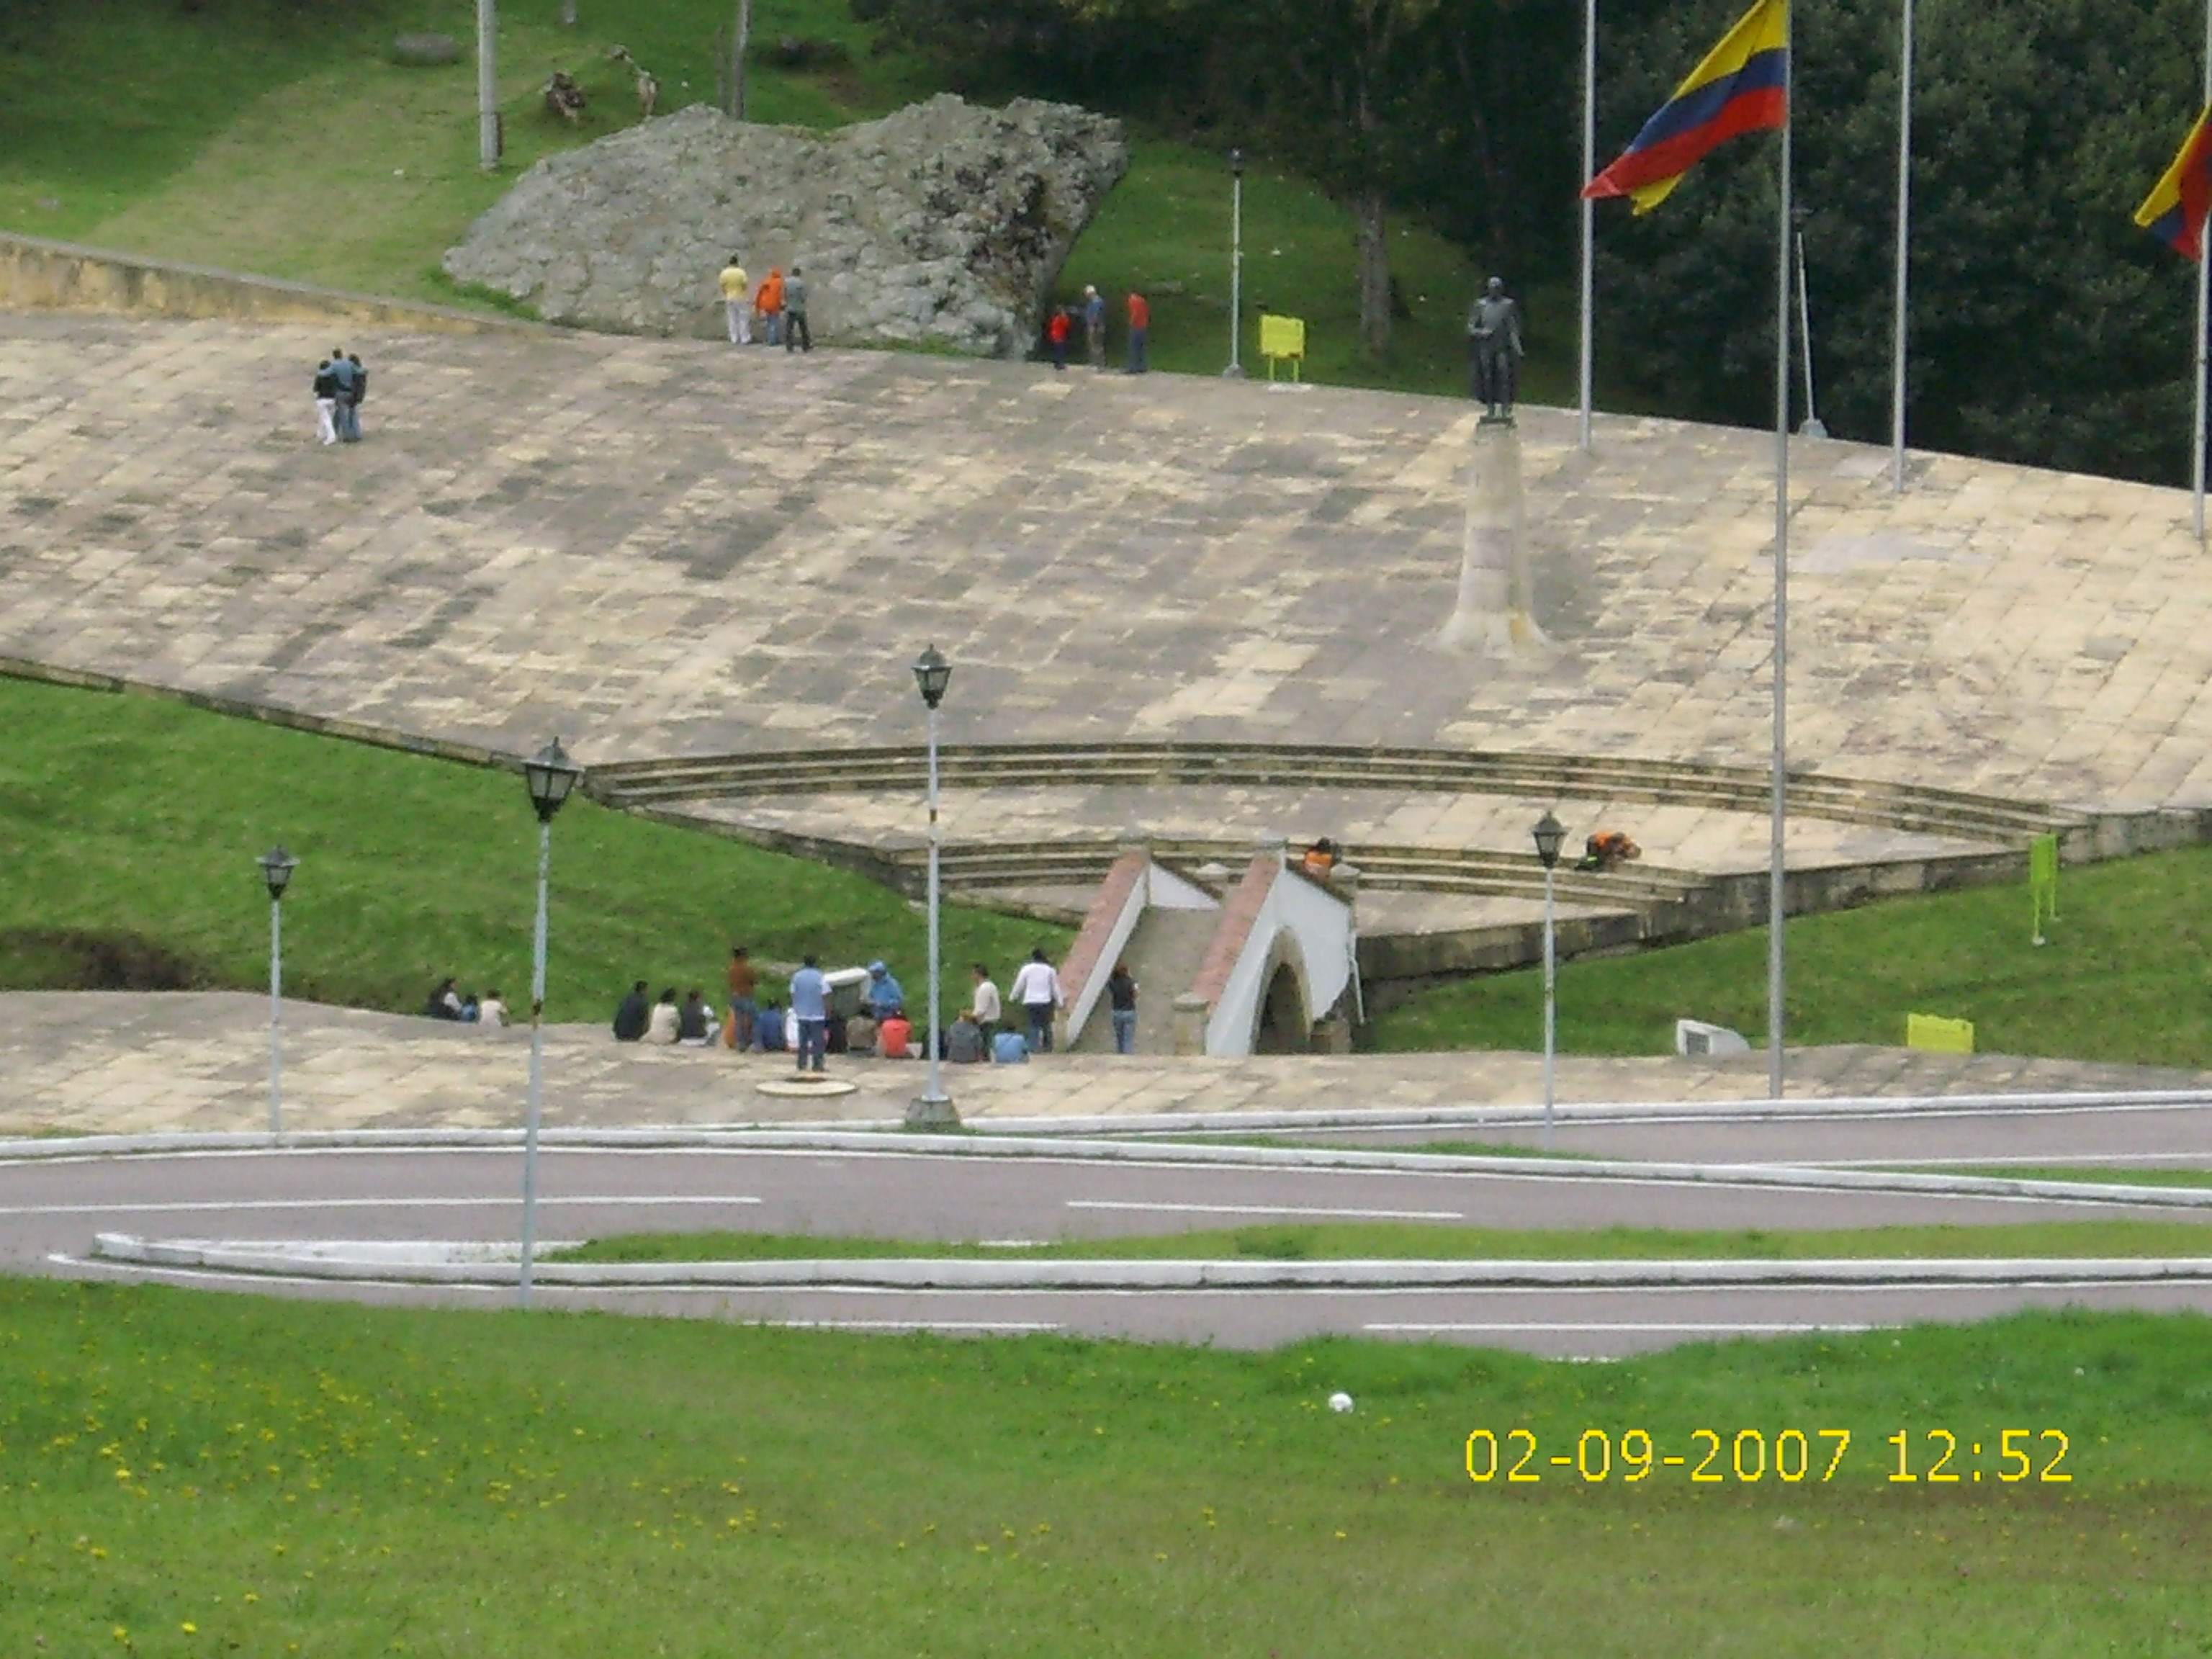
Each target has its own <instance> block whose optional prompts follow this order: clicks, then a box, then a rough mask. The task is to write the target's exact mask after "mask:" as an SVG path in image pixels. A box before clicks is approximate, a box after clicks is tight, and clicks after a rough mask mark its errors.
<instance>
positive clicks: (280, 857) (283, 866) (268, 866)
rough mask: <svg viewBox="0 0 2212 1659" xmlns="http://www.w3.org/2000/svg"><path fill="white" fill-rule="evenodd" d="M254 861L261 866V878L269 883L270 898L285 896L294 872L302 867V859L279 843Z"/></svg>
mask: <svg viewBox="0 0 2212 1659" xmlns="http://www.w3.org/2000/svg"><path fill="white" fill-rule="evenodd" d="M253 861H254V862H255V863H256V864H258V865H259V866H261V879H262V880H264V881H265V882H267V883H268V884H269V896H270V899H272V900H275V899H281V898H283V896H284V890H285V888H287V887H289V885H291V882H292V872H294V871H295V870H296V869H298V868H299V867H300V860H297V859H295V858H294V857H293V856H292V855H291V854H289V853H288V852H286V851H285V850H284V849H283V847H282V846H281V845H279V846H276V847H272V848H270V849H269V850H268V851H267V852H265V853H264V854H262V855H261V856H260V857H259V858H258V859H256V860H253Z"/></svg>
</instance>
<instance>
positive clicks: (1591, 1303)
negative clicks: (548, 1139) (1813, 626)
mask: <svg viewBox="0 0 2212 1659" xmlns="http://www.w3.org/2000/svg"><path fill="white" fill-rule="evenodd" d="M1553 1167H1554V1169H1557V1168H1558V1167H1559V1166H1556V1165H1555V1166H1553ZM520 1184H521V1177H520V1158H519V1155H517V1154H516V1153H514V1152H508V1151H496V1152H453V1151H446V1152H339V1151H309V1150H296V1151H283V1152H246V1153H191V1154H162V1155H142V1156H136V1157H130V1158H61V1159H40V1160H26V1161H22V1162H17V1163H12V1164H0V1267H5V1268H7V1269H8V1270H9V1271H15V1272H28V1273H71V1274H82V1275H88V1276H98V1277H111V1276H126V1277H144V1278H156V1279H167V1280H169V1281H171V1282H177V1283H184V1284H201V1285H206V1284H217V1283H227V1284H229V1285H233V1286H235V1285H236V1284H237V1281H236V1280H234V1279H221V1278H219V1277H218V1276H213V1275H204V1274H198V1273H192V1272H175V1271H167V1270H146V1269H137V1268H131V1269H123V1268H118V1267H112V1266H108V1265H106V1264H101V1263H98V1262H94V1261H90V1260H89V1259H88V1254H89V1251H90V1248H91V1245H92V1241H93V1238H94V1235H95V1234H97V1233H100V1232H103V1231H112V1232H128V1233H135V1234H139V1235H142V1236H145V1237H197V1238H214V1237H219V1238H234V1239H303V1240H325V1241H327V1240H337V1239H453V1240H485V1241H499V1240H507V1239H512V1238H513V1237H515V1235H516V1231H517V1227H518V1223H519V1218H520V1201H519V1196H518V1195H519V1194H520ZM540 1192H541V1197H542V1204H543V1208H542V1210H541V1215H540V1223H539V1226H540V1231H541V1235H542V1236H543V1237H545V1238H547V1239H549V1240H563V1239H582V1238H586V1237H597V1236H601V1235H605V1234H607V1233H612V1232H627V1231H663V1230H681V1231H695V1230H700V1229H707V1228H732V1229H744V1230H747V1231H775V1232H792V1233H822V1234H860V1235H868V1236H874V1237H900V1238H912V1239H987V1240H1001V1241H1012V1240H1048V1239H1061V1238H1079V1237H1103V1236H1109V1235H1114V1234H1138V1233H1160V1232H1170V1231H1183V1230H1188V1229H1191V1228H1200V1227H1223V1226H1235V1225H1255V1224H1260V1223H1265V1222H1270V1221H1329V1220H1346V1221H1356V1220H1405V1221H1424V1222H1463V1223H1467V1224H1470V1225H1491V1226H1503V1227H1589V1226H1605V1225H1636V1226H1654V1227H1672V1228H1753V1227H1755V1228H1767V1229H1797V1228H1825V1227H1849V1226H1873V1225H1887V1224H1908V1223H1926V1222H1945V1223H1954V1224H1960V1225H1975V1224H1986V1223H1993V1222H2017V1221H2026V1220H2082V1219H2092V1218H2112V1217H2119V1216H2127V1215H2131V1214H2132V1215H2152V1216H2155V1217H2157V1218H2161V1219H2167V1220H2186V1219H2191V1218H2193V1216H2194V1215H2195V1214H2196V1213H2198V1212H2175V1211H2172V1210H2170V1209H2161V1210H2155V1211H2152V1210H2144V1209H2138V1208H2135V1207H2133V1206H2129V1205H2126V1204H2124V1203H2087V1202H2080V1203H2076V1202H2066V1203H2046V1202H2039V1201H2033V1200H2018V1199H2002V1198H1994V1197H1986V1196H1957V1195H1936V1194H1896V1193H1857V1192H1835V1191H1826V1190H1819V1189H1813V1188H1789V1187H1783V1188H1725V1187H1715V1186H1711V1185H1707V1184H1699V1183H1689V1182H1667V1181H1659V1180H1652V1179H1635V1178H1572V1177H1571V1178H1559V1177H1558V1176H1537V1175H1519V1174H1510V1173H1508V1174H1492V1173H1481V1174H1468V1173H1450V1172H1428V1171H1421V1172H1401V1171H1381V1170H1373V1171H1370V1170H1361V1171H1344V1170H1279V1169H1250V1168H1231V1167H1218V1166H1214V1167H1202V1168H1191V1167H1187V1166H1176V1165H1173V1164H1163V1163H1155V1162H1151V1161H1140V1162H1133V1163H1100V1162H1096V1161H1091V1160H1085V1159H1082V1158H1074V1157H1067V1158H975V1157H962V1156H945V1155H942V1154H937V1155H932V1154H930V1153H928V1152H917V1151H909V1150H904V1149H901V1150H895V1151H887V1152H868V1153H857V1152H816V1151H776V1150H769V1149H760V1148H729V1149H721V1148H715V1149H711V1150H694V1149H683V1150H653V1151H643V1150H627V1151H606V1150H586V1149H550V1150H548V1151H547V1152H546V1153H545V1154H544V1158H543V1162H542V1165H541V1182H540ZM2205 1237H2206V1249H2205V1250H2204V1252H2203V1254H2205V1255H2207V1256H2212V1217H2207V1231H2206V1233H2205ZM255 1283H256V1285H257V1286H258V1288H260V1289H263V1290H264V1291H273V1292H276V1293H290V1294H301V1295H310V1294H312V1295H350V1296H356V1297H362V1298H365V1299H372V1300H393V1301H406V1302H424V1303H427V1302H442V1303H447V1304H462V1305H477V1306H488V1305H495V1304H498V1303H500V1302H501V1301H502V1300H504V1299H506V1297H510V1296H511V1295H512V1292H511V1291H505V1292H502V1291H471V1290H432V1289H428V1288H425V1287H418V1286H403V1285H383V1286H380V1285H349V1286H343V1287H341V1286H335V1285H323V1284H319V1283H312V1282H308V1281H300V1282H296V1283H286V1282H284V1281H282V1280H258V1281H255ZM540 1299H541V1301H542V1303H543V1304H544V1305H547V1306H552V1307H565V1306H586V1305H589V1306H617V1307H621V1308H623V1309H625V1310H631V1311H635V1312H665V1313H680V1314H687V1315H702V1316H722V1317H730V1318H740V1319H763V1320H774V1321H778V1322H799V1323H805V1324H818V1325H829V1326H836V1327H839V1328H857V1329H905V1328H933V1329H942V1330H948V1331H954V1332H969V1333H975V1334H990V1333H1003V1332H1018V1331H1024V1330H1031V1329H1050V1330H1057V1331H1063V1332H1066V1333H1069V1334H1091V1335H1102V1336H1119V1337H1133V1338H1139V1339H1145V1340H1190V1341H1197V1340H1206V1341H1213V1342H1218V1343H1222V1344H1225V1345H1233V1346H1270V1345H1273V1344H1276V1343H1280V1342H1284V1341H1289V1340H1295V1339H1297V1338H1300V1337H1304V1336H1310V1335H1314V1334H1322V1333H1340V1334H1366V1335H1372V1336H1382V1337H1394V1338H1401V1339H1407V1340H1445V1341H1455V1342H1464V1343H1471V1344H1479V1345H1485V1346H1511V1347H1516V1348H1521V1349H1524V1350H1528V1351H1530V1352H1540V1353H1547V1354H1563V1355H1578V1356H1585V1357H1593V1358H1595V1357H1602V1356H1607V1355H1613V1354H1619V1353H1624V1352H1634V1351H1636V1350H1638V1349H1643V1348H1649V1347H1653V1346H1664V1345H1668V1344H1671V1343H1675V1342H1680V1341H1685V1340H1699V1339H1703V1338H1707V1337H1722V1336H1726V1335H1729V1334H1740V1333H1749V1334H1775V1333H1780V1332H1785V1331H1801V1330H1807V1329H1814V1328H1862V1327H1864V1326H1867V1325H1888V1324H1899V1323H1908V1322H1913V1321H1916V1320H1931V1319H1940V1320H1957V1319H1972V1318H1979V1317H1984V1316H1990V1315H1993V1314H1996V1313H1999V1312H2002V1311H2005V1310H2009V1309H2013V1308H2017V1307H2021V1306H2024V1305H2028V1304H2067V1303H2070V1304H2080V1305H2088V1306H2096V1307H2131V1308H2157V1309H2175V1308H2197V1309H2201V1310H2206V1311H2212V1283H2206V1284H2203V1285H2197V1284H2179V1285H2174V1284H2167V1285H2144V1286H2118V1287H2114V1286H2094V1287H2092V1286H2071V1287H2069V1286H2068V1285H2064V1284H2056V1285H2043V1286H2021V1287H2016V1288H1985V1287H1913V1288H1897V1289H1887V1288H1871V1289H1870V1288H1864V1287H1852V1288H1842V1287H1838V1288H1835V1289H1832V1290H1824V1289H1811V1290H1808V1289H1805V1288H1802V1287H1800V1288H1791V1289H1684V1290H1667V1291H1656V1290H1649V1289H1645V1290H1633V1291H1630V1290H1621V1289H1617V1288H1591V1289H1575V1288H1565V1289H1536V1288H1525V1289H1497V1288H1492V1289H1480V1290H1465V1291H1458V1290H1452V1291H1430V1290H1423V1291H1282V1290H1268V1291H1176V1292H1132V1291H890V1290H859V1289H826V1290H825V1289H810V1290H804V1291H729V1290H727V1289H722V1288H716V1289H713V1290H700V1291H686V1290H682V1289H676V1290H656V1291H641V1292H606V1291H577V1290H569V1289H565V1288H556V1287H551V1286H545V1287H543V1288H541V1291H540Z"/></svg>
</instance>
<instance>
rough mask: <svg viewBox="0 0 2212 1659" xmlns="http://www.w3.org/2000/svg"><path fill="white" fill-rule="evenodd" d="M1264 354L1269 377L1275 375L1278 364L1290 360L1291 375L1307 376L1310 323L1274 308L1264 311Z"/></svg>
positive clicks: (1262, 351) (1261, 330) (1261, 337)
mask: <svg viewBox="0 0 2212 1659" xmlns="http://www.w3.org/2000/svg"><path fill="white" fill-rule="evenodd" d="M1260 355H1261V356H1262V357H1265V358H1266V359H1267V378H1268V379H1269V380H1273V379H1274V378H1275V365H1276V364H1277V363H1279V362H1288V363H1289V364H1290V366H1291V379H1292V380H1304V379H1305V360H1306V324H1305V319H1304V318H1303V317H1285V316H1282V315H1280V314H1279V313H1275V312H1272V311H1263V312H1261V313H1260Z"/></svg>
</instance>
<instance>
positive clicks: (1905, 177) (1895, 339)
mask: <svg viewBox="0 0 2212 1659" xmlns="http://www.w3.org/2000/svg"><path fill="white" fill-rule="evenodd" d="M2205 3H2206V5H2207V7H2208V8H2212V0H2205ZM1912 9H1913V0H1905V19H1904V28H1903V32H1902V34H1901V38H1900V39H1899V43H1898V58H1897V63H1898V94H1897V281H1896V295H1895V301H1896V307H1897V309H1896V312H1895V313H1894V314H1893V316H1892V317H1891V319H1890V325H1889V350H1890V362H1889V452H1890V453H1889V487H1890V489H1892V490H1893V492H1895V493H1897V494H1899V495H1902V494H1903V493H1904V490H1905V282H1906V277H1907V275H1908V270H1907V267H1908V264H1909V263H1910V261H1909V259H1908V258H1907V250H1908V249H1909V248H1910V246H1911V223H1912Z"/></svg>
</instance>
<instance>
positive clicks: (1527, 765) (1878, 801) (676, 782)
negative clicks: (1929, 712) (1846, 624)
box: [586, 743, 2075, 846]
mask: <svg viewBox="0 0 2212 1659" xmlns="http://www.w3.org/2000/svg"><path fill="white" fill-rule="evenodd" d="M939 783H940V786H941V787H945V788H947V789H956V790H965V789H987V788H1039V789H1041V788H1096V787H1103V786H1109V785H1122V786H1127V787H1145V788H1175V787H1186V788H1188V787H1208V786H1233V787H1243V788H1255V787H1256V788H1265V787H1277V788H1285V789H1300V790H1305V789H1352V790H1369V789H1372V790H1384V791H1393V792H1409V791H1430V792H1437V793H1463V794H1509V795H1516V796H1527V797H1530V798H1534V799H1557V798H1559V797H1562V796H1572V797H1582V798H1600V799H1612V800H1622V801H1638V802H1644V803H1648V804H1652V805H1691V806H1703V807H1708V808H1718V809H1721V810H1724V811H1740V812H1745V813H1757V814H1763V813H1765V811H1767V808H1768V805H1769V799H1770V794H1769V792H1770V787H1771V785H1770V780H1769V777H1768V775H1767V773H1766V772H1765V771H1764V770H1763V769H1757V768H1751V767H1730V766H1719V765H1705V764H1701V763H1692V762H1678V761H1645V760H1635V759H1630V758H1624V757H1607V756H1577V755H1548V754H1516V753H1460V752H1455V751H1451V750H1425V749H1395V748H1394V749H1381V748H1378V749H1358V748H1350V747H1344V746H1338V745H1327V744H1190V743H1159V744H1139V743H1109V744H963V745H956V746H952V747H948V748H945V749H941V750H939ZM925 787H927V755H926V751H925V750H922V749H921V748H920V747H913V748H895V749H857V750H842V751H836V752H829V753H818V752H807V751H799V750H779V751H775V752H772V753H767V754H748V755H720V756H702V757H693V758H685V759H671V760H659V761H641V762H634V763H626V764H617V765H613V766H607V767H602V768H599V769H595V770H594V771H593V772H592V775H591V776H590V778H589V780H588V781H587V782H586V788H587V789H588V790H589V791H590V792H591V793H592V794H593V795H594V796H596V797H597V798H598V799H601V800H603V801H605V803H606V804H607V805H611V806H618V807H636V806H650V805H661V804H665V803H670V802H675V801H681V800H703V799H729V798H732V797H744V796H767V795H793V794H838V793H900V792H906V791H912V792H914V793H921V791H922V790H923V789H924V788H925ZM1789 806H1790V812H1791V813H1792V814H1793V815H1795V816H1797V817H1812V818H1821V819H1826V820H1830V821H1833V822H1839V823H1856V824H1863V825H1867V826H1870V827H1875V828H1880V829H1898V830H1905V831H1910V832H1913V833H1917V834H1923V835H1937V836H1950V837H1954V838H1957V839H1960V840H1967V841H1980V842H1996V843H1998V844H2000V845H2006V846H2016V845H2019V844H2021V843H2022V842H2025V841H2027V839H2028V838H2030V837H2032V836H2037V835H2040V834H2043V833H2045V831H2048V830H2051V829H2061V828H2063V827H2066V826H2067V825H2069V824H2070V823H2073V822H2075V820H2074V819H2073V818H2072V817H2069V816H2068V815H2066V814H2063V813H2060V812H2058V811H2055V810H2054V809H2052V808H2051V807H2050V806H2048V805H2044V804H2041V803H2034V802H2021V801H2012V800H2005V799H2000V798H1998V797H1995V796H1988V795H1976V794H1970V793H1964V792H1961V791H1956V790H1945V789H1931V788H1927V787H1922V786H1919V785H1914V784H1900V783H1890V782H1884V781H1871V780H1865V779H1856V778H1843V777H1831V776H1826V775H1821V774H1818V773H1793V774H1792V775H1791V776H1790V800H1789Z"/></svg>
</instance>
